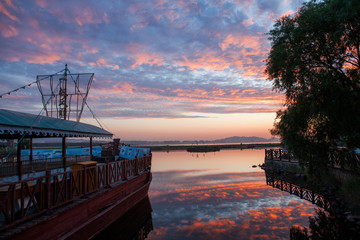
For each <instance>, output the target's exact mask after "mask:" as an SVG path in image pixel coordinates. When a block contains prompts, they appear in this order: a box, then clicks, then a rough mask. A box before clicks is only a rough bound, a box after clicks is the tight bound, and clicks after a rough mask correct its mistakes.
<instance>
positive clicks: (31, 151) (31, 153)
mask: <svg viewBox="0 0 360 240" xmlns="http://www.w3.org/2000/svg"><path fill="white" fill-rule="evenodd" d="M29 160H30V164H32V161H33V138H30V159H29Z"/></svg>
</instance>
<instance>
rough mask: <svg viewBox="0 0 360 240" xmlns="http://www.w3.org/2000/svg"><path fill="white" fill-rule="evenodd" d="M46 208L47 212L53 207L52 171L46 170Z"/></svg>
mask: <svg viewBox="0 0 360 240" xmlns="http://www.w3.org/2000/svg"><path fill="white" fill-rule="evenodd" d="M46 209H47V213H49V212H50V209H51V171H50V170H46Z"/></svg>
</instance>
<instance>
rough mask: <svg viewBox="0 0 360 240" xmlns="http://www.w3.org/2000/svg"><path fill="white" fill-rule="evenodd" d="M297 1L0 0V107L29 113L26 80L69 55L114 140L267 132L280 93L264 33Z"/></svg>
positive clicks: (35, 97) (31, 104)
mask: <svg viewBox="0 0 360 240" xmlns="http://www.w3.org/2000/svg"><path fill="white" fill-rule="evenodd" d="M301 2H302V1H300V0H214V1H201V0H189V1H186V0H183V1H165V0H147V1H144V0H128V1H124V0H123V1H97V0H96V1H95V0H91V1H90V0H87V1H69V0H65V1H64V0H63V1H47V0H34V1H30V0H27V1H25V0H23V1H21V0H4V1H1V2H0V34H1V35H0V94H1V96H2V98H0V108H7V109H13V110H16V111H26V112H30V113H35V114H38V113H39V112H40V110H41V109H42V102H41V97H40V94H39V91H38V87H37V85H36V84H32V85H30V86H27V85H28V84H30V83H33V82H34V81H36V76H37V75H42V74H54V73H56V72H59V71H60V70H62V69H64V66H65V64H68V67H69V70H70V71H71V73H77V72H87V73H95V78H94V81H93V83H92V87H91V90H90V93H89V97H88V105H89V106H90V108H91V109H92V110H93V112H94V113H95V115H96V117H97V118H98V119H99V121H100V122H101V123H102V125H103V127H105V128H106V129H107V130H108V131H110V132H112V133H114V135H115V136H116V137H120V138H122V139H123V140H176V139H178V140H195V139H198V140H199V139H217V138H223V137H229V136H253V135H255V136H260V137H270V134H269V131H268V130H269V129H270V128H271V127H272V124H273V121H274V118H275V111H276V110H278V109H279V108H280V107H281V106H282V102H283V96H282V95H281V94H279V93H276V92H273V91H272V86H271V83H270V82H268V81H267V80H266V77H265V76H264V74H263V71H264V60H265V59H266V57H267V54H268V52H269V49H270V43H269V41H268V40H267V36H266V33H267V32H268V31H269V30H270V29H271V27H272V25H273V24H274V21H275V20H276V19H278V18H279V17H280V16H282V15H284V14H292V13H294V12H295V11H296V10H297V9H298V8H299V6H301ZM42 84H49V83H46V82H45V81H43V82H42ZM25 85H26V87H25V89H20V90H19V91H16V92H11V91H12V90H14V89H17V88H19V87H22V86H25ZM7 92H11V94H6V93H7ZM85 111H86V112H85V113H84V117H83V121H84V122H88V123H94V124H96V121H95V120H94V119H93V118H92V116H91V114H90V111H88V109H85Z"/></svg>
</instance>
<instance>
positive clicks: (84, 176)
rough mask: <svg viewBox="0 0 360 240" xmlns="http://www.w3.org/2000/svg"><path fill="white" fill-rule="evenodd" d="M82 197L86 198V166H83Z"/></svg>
mask: <svg viewBox="0 0 360 240" xmlns="http://www.w3.org/2000/svg"><path fill="white" fill-rule="evenodd" d="M82 175H83V196H84V197H87V194H86V192H87V191H86V188H87V177H86V165H84V166H83V174H82Z"/></svg>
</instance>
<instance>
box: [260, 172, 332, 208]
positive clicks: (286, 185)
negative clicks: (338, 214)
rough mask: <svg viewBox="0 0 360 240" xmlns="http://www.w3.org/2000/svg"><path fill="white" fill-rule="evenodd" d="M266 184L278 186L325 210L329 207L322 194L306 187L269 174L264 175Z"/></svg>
mask: <svg viewBox="0 0 360 240" xmlns="http://www.w3.org/2000/svg"><path fill="white" fill-rule="evenodd" d="M266 184H267V185H269V186H272V187H273V188H278V189H280V190H281V191H285V192H288V193H290V194H293V195H296V196H298V197H300V198H301V199H305V200H307V201H309V202H311V203H313V204H316V205H317V206H319V207H322V208H323V209H325V210H326V211H328V210H329V209H330V207H331V204H330V202H329V201H328V200H327V199H326V198H325V197H324V196H323V195H321V194H319V193H316V192H314V191H312V190H310V189H307V188H306V187H302V186H299V185H296V184H293V183H290V182H287V181H285V180H282V179H277V178H274V177H270V176H266Z"/></svg>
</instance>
